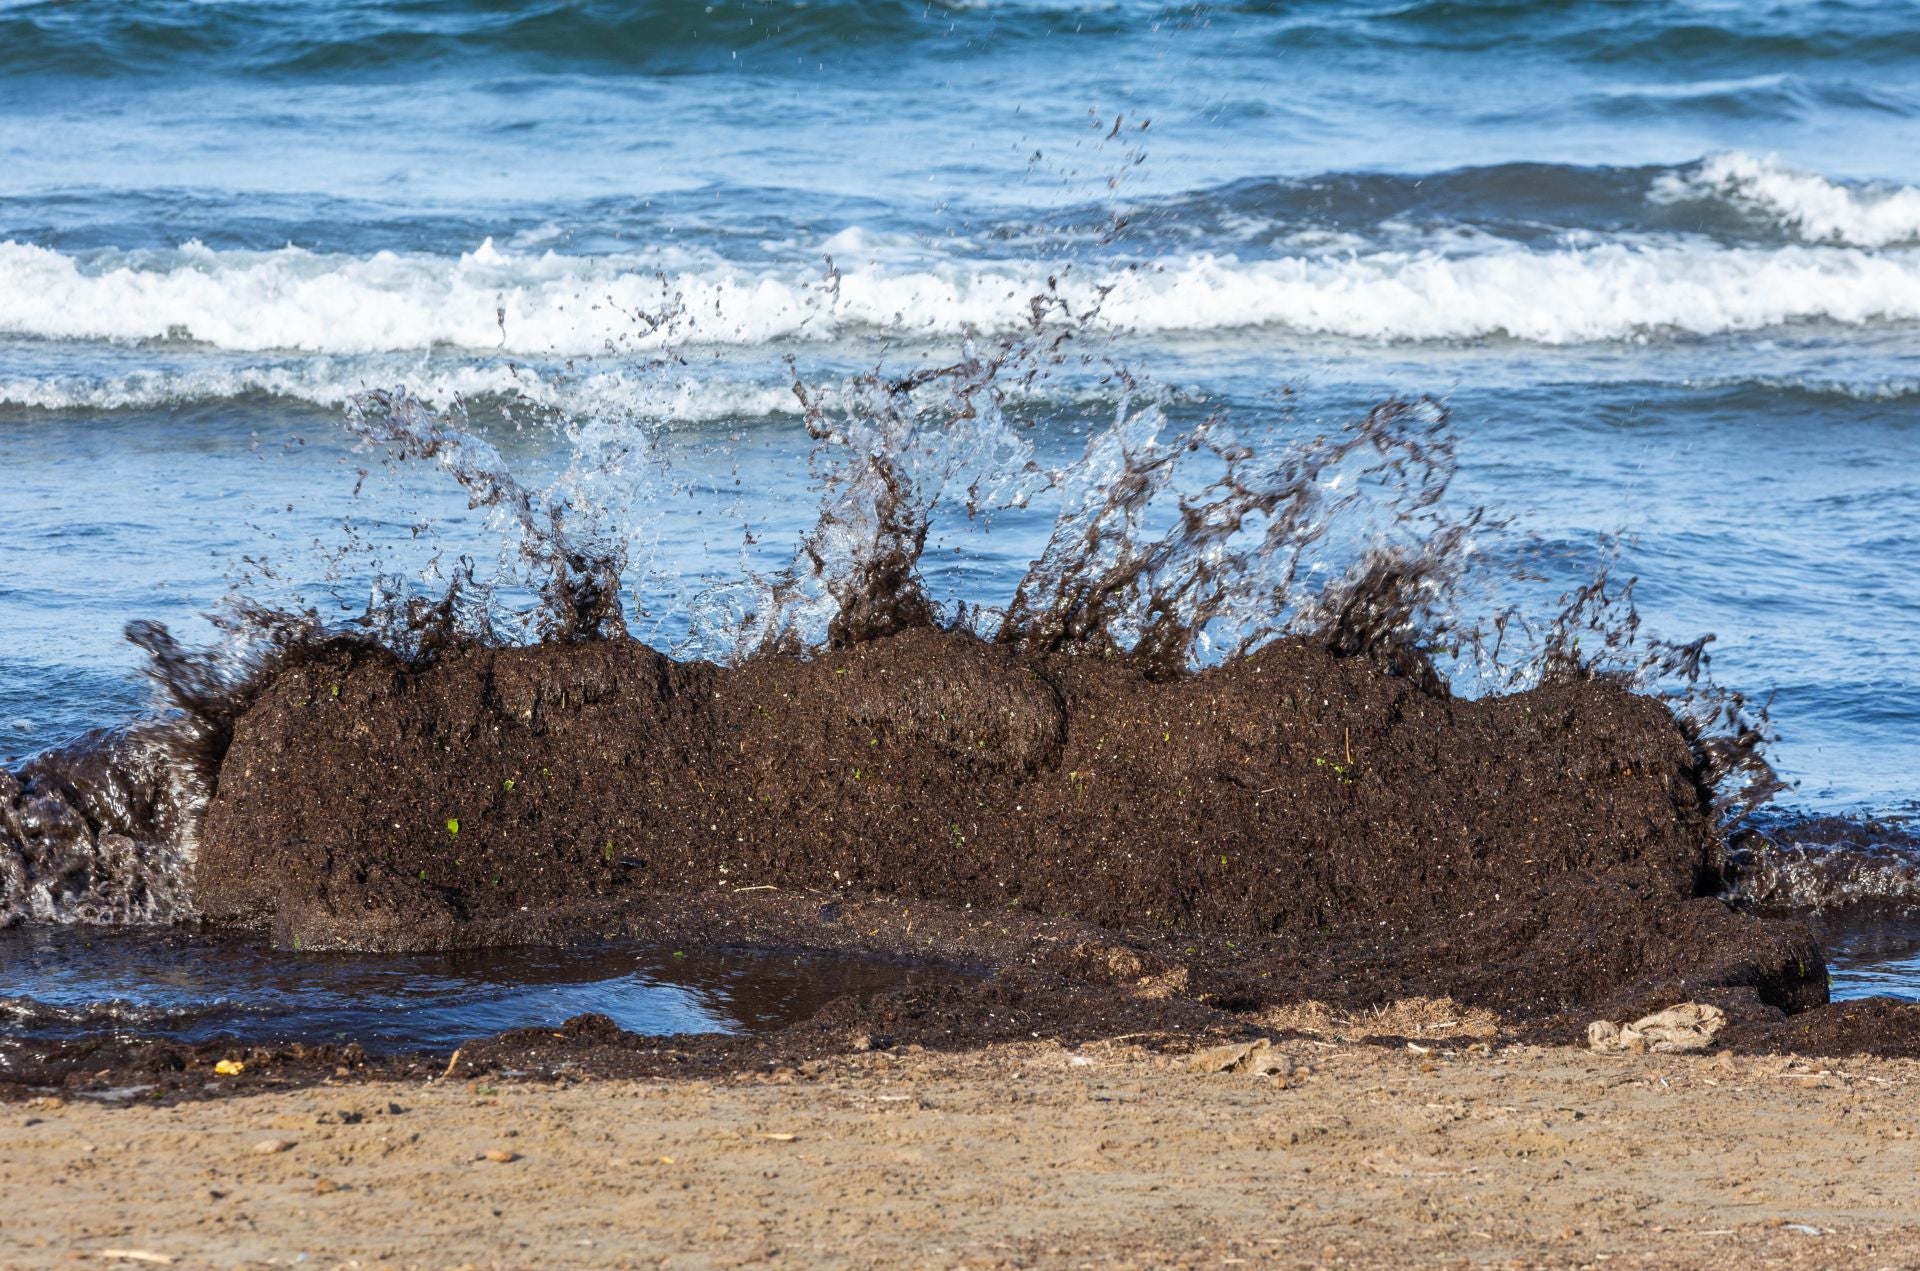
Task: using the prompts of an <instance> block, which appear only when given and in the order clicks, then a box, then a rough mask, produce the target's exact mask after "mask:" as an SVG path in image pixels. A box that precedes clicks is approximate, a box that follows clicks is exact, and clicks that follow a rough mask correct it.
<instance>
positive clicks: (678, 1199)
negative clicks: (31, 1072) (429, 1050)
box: [0, 1040, 1920, 1268]
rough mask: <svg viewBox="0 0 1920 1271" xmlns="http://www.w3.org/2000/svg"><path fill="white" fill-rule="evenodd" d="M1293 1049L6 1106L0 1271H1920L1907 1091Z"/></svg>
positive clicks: (1911, 1092)
mask: <svg viewBox="0 0 1920 1271" xmlns="http://www.w3.org/2000/svg"><path fill="white" fill-rule="evenodd" d="M1276 1050H1277V1053H1278V1054H1279V1055H1280V1056H1282V1057H1283V1058H1284V1059H1285V1060H1287V1061H1290V1062H1291V1064H1292V1065H1293V1066H1294V1067H1295V1071H1294V1072H1293V1073H1292V1074H1291V1075H1290V1076H1279V1077H1261V1076H1252V1075H1248V1074H1244V1073H1214V1074H1206V1073H1202V1072H1198V1071H1195V1070H1194V1069H1193V1067H1191V1066H1190V1065H1189V1063H1188V1062H1187V1061H1186V1060H1184V1059H1182V1058H1178V1057H1175V1058H1169V1057H1167V1056H1165V1055H1162V1054H1154V1053H1148V1052H1145V1051H1142V1050H1139V1049H1137V1048H1136V1047H1135V1045H1134V1044H1133V1043H1131V1042H1127V1041H1121V1042H1109V1043H1096V1044H1092V1045H1088V1046H1085V1047H1081V1048H1080V1049H1078V1050H1067V1049H1063V1048H1061V1047H1059V1046H1057V1045H1053V1044H1042V1043H1034V1044H1031V1045H1027V1046H1016V1047H1005V1046H1003V1047H996V1048H989V1049H987V1050H982V1051H975V1052H971V1053H966V1054H960V1055H941V1054H935V1053H930V1052H922V1053H911V1054H904V1055H893V1054H884V1053H866V1054H861V1053H849V1054H848V1055H847V1056H845V1057H844V1058H841V1059H834V1060H830V1061H826V1062H823V1063H819V1064H810V1065H808V1068H809V1069H810V1070H809V1071H799V1072H795V1071H792V1070H784V1069H783V1070H778V1071H775V1072H771V1073H766V1074H755V1075H750V1076H747V1077H744V1078H741V1079H736V1080H733V1081H729V1082H725V1083H721V1084H709V1083H705V1082H693V1081H679V1082H645V1081H611V1080H607V1081H598V1080H596V1081H581V1082H578V1083H575V1084H559V1085H554V1084H548V1083H521V1082H514V1081H508V1080H487V1081H481V1082H471V1083H470V1082H466V1081H461V1080H454V1081H449V1082H429V1083H414V1084H405V1083H385V1084H373V1085H367V1084H358V1083H348V1082H342V1083H341V1084H338V1085H330V1086H320V1087H317V1088H310V1089H306V1090H300V1091H294V1092H283V1093H275V1094H265V1095H259V1096H253V1097H235V1098H223V1099H213V1100H209V1101H206V1102H199V1103H190V1104H183V1105H179V1106H175V1107H155V1106H138V1104H137V1100H136V1102H135V1104H134V1105H133V1106H113V1105H109V1104H104V1103H101V1102H97V1101H88V1100H71V1101H57V1100H52V1099H42V1100H38V1101H35V1102H31V1103H25V1104H13V1105H10V1106H7V1107H5V1108H3V1109H0V1194H4V1196H5V1198H6V1203H5V1205H4V1208H3V1209H0V1214H4V1217H0V1260H3V1261H4V1262H5V1264H6V1265H8V1266H18V1267H32V1266H73V1265H76V1264H77V1263H82V1262H84V1263H86V1264H89V1265H103V1266H104V1265H110V1264H114V1262H115V1259H114V1255H110V1254H109V1253H108V1251H110V1250H118V1251H121V1255H120V1257H119V1259H118V1260H117V1264H118V1265H123V1266H137V1265H160V1264H159V1263H158V1262H156V1261H152V1260H151V1259H159V1258H167V1259H172V1265H174V1266H180V1267H201V1266H219V1267H227V1266H260V1265H279V1266H287V1265H294V1264H298V1265H302V1266H307V1267H335V1266H347V1267H376V1266H392V1267H435V1268H444V1267H456V1266H472V1267H493V1266H505V1267H575V1266H579V1267H588V1266H655V1265H666V1266H676V1267H678V1266H686V1267H697V1266H736V1265H757V1264H768V1265H780V1264H784V1265H791V1266H801V1265H806V1266H812V1265H822V1266H856V1267H867V1266H887V1267H892V1266H984V1267H998V1266H1043V1267H1079V1266H1089V1265H1090V1266H1101V1267H1104V1266H1168V1265H1178V1266H1188V1265H1191V1266H1208V1267H1214V1266H1233V1265H1274V1264H1280V1265H1346V1266H1362V1265H1389V1266H1424V1265H1444V1264H1460V1263H1470V1264H1475V1265H1509V1264H1513V1265H1545V1266H1580V1265H1591V1266H1599V1265H1602V1264H1607V1265H1615V1266H1617V1265H1622V1264H1636V1265H1638V1264H1643V1263H1645V1264H1656V1265H1663V1266H1674V1265H1684V1266H1708V1265H1713V1266H1724V1265H1776V1264H1777V1265H1788V1266H1806V1267H1827V1266H1861V1267H1882V1266H1886V1267H1893V1266H1916V1265H1920V1228H1916V1226H1915V1225H1914V1224H1915V1222H1916V1221H1917V1220H1920V1139H1917V1138H1916V1134H1917V1133H1920V1111H1916V1104H1915V1092H1916V1087H1920V1063H1916V1062H1912V1061H1891V1060H1873V1059H1862V1060H1859V1061H1855V1062H1844V1063H1835V1062H1832V1061H1804V1060H1787V1059H1781V1058H1759V1059H1752V1058H1734V1057H1732V1056H1714V1057H1705V1058H1696V1057H1683V1056H1659V1055H1651V1056H1648V1055H1643V1056H1621V1057H1601V1056H1597V1055H1593V1054H1589V1053H1587V1052H1583V1051H1577V1050H1539V1049H1534V1048H1499V1047H1495V1048H1493V1049H1491V1050H1485V1051H1484V1053H1483V1048H1479V1047H1474V1048H1462V1049H1458V1050H1454V1051H1449V1050H1447V1049H1446V1048H1445V1047H1444V1046H1436V1047H1435V1048H1434V1049H1432V1050H1430V1051H1428V1052H1427V1053H1419V1052H1416V1051H1414V1050H1411V1049H1386V1048H1381V1047H1369V1046H1356V1045H1347V1044H1344V1043H1328V1042H1317V1041H1311V1040H1294V1041H1288V1042H1284V1043H1281V1044H1280V1045H1279V1046H1278V1047H1277V1048H1276ZM1280 1066H1282V1067H1285V1066H1286V1065H1285V1064H1282V1065H1280ZM489 1153H491V1154H492V1156H491V1158H490V1157H489V1155H488V1154H489ZM134 1254H138V1255H145V1256H146V1260H131V1259H130V1255H134Z"/></svg>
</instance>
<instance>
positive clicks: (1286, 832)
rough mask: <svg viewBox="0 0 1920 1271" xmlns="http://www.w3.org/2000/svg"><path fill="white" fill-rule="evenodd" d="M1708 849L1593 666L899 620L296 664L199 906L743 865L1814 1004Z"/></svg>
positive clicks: (219, 821)
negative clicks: (863, 629) (1371, 656)
mask: <svg viewBox="0 0 1920 1271" xmlns="http://www.w3.org/2000/svg"><path fill="white" fill-rule="evenodd" d="M1720 842H1721V840H1720V837H1719V835H1718V833H1717V831H1716V828H1715V823H1714V820H1713V817H1712V814H1711V811H1710V805H1709V799H1708V796H1707V792H1706V791H1704V790H1703V788H1702V786H1701V783H1700V780H1699V773H1698V760H1697V758H1696V755H1695V752H1694V750H1693V749H1692V748H1691V747H1690V745H1689V743H1688V740H1687V738H1686V737H1685V736H1684V735H1683V733H1682V731H1681V729H1680V728H1679V727H1678V726H1677V725H1676V724H1675V722H1674V720H1673V718H1672V717H1671V715H1670V714H1669V713H1668V712H1667V710H1666V709H1665V707H1663V706H1662V705H1661V704H1660V703H1659V702H1657V701H1655V700H1653V699H1651V698H1647V697H1643V696H1638V695H1635V694H1633V693H1631V692H1629V691H1627V690H1626V689H1624V688H1622V687H1620V686H1619V685H1617V684H1615V683H1612V682H1609V681H1607V680H1604V679H1579V680H1568V681H1564V682H1557V683H1552V684H1549V685H1547V686H1544V687H1541V688H1537V689H1535V690H1532V691H1530V692H1526V693H1520V694H1514V695H1510V696H1505V697H1498V698H1491V699H1484V700H1477V701H1468V700H1458V699H1453V698H1449V697H1447V696H1445V695H1444V694H1442V693H1438V692H1433V691H1428V690H1423V689H1422V688H1421V687H1420V686H1419V685H1418V684H1417V683H1416V682H1415V681H1414V680H1412V679H1410V678H1408V677H1406V676H1402V675H1396V674H1392V673H1390V672H1389V671H1388V670H1387V669H1384V668H1382V667H1381V666H1380V665H1378V664H1376V663H1375V662H1372V661H1369V660H1367V659H1364V658H1359V657H1348V658H1342V657H1337V656H1335V655H1334V654H1333V653H1332V652H1330V651H1329V650H1328V649H1327V648H1326V647H1324V645H1321V644H1317V643H1315V642H1313V641H1310V640H1306V639H1287V640H1282V641H1279V642H1276V643H1274V644H1271V645H1268V646H1266V647H1265V648H1263V649H1261V650H1259V651H1258V652H1256V653H1253V654H1251V655H1248V656H1245V657H1242V658H1238V659H1235V660H1233V661H1231V662H1229V663H1227V664H1225V665H1222V666H1219V667H1215V668H1211V669H1208V670H1204V671H1200V672H1197V673H1194V674H1191V675H1185V676H1179V677H1174V678H1166V677H1164V676H1161V675H1157V674H1150V673H1149V672H1148V670H1147V668H1145V667H1143V666H1142V665H1140V664H1138V663H1136V662H1134V661H1132V660H1130V659H1127V658H1124V657H1112V658H1101V657H1087V656H1066V655H1045V654H1028V653H1021V652H1017V651H1014V650H1012V649H1010V648H1008V647H1006V646H1002V645H996V644H989V643H987V642H984V641H982V640H980V639H978V638H977V637H974V636H971V635H967V634H963V633H957V632H950V631H937V630H933V629H921V630H912V631H907V632H904V633H901V634H898V635H894V636H890V637H885V638H882V639H878V640H874V641H870V642H867V643H864V644H859V645H856V646H853V647H851V648H848V649H844V650H839V651H835V652H832V653H829V654H826V655H824V656H821V657H818V658H815V659H811V660H803V659H800V658H795V657H789V656H784V655H778V654H769V655H763V656H760V657H757V658H754V659H752V660H750V661H748V662H746V663H744V664H743V665H741V666H739V667H735V668H723V667H717V666H713V665H709V664H704V663H683V662H676V661H673V660H671V659H669V658H667V657H665V656H663V655H661V654H659V653H657V652H655V651H653V650H652V649H649V648H647V647H646V646H644V645H641V644H637V643H634V642H631V641H627V640H609V641H594V642H581V643H572V644H555V645H546V646H539V647H534V648H510V649H502V648H473V649H469V650H465V651H462V652H459V653H457V654H453V655H449V656H446V657H444V658H442V659H440V660H438V661H437V662H435V663H433V664H432V665H430V666H427V667H425V668H421V669H416V668H411V667H409V666H407V665H406V664H404V663H402V662H400V661H399V660H397V659H395V658H394V657H392V656H391V655H388V654H384V653H380V652H377V651H366V652H360V653H351V652H342V653H341V654H340V655H339V656H338V657H337V658H336V659H335V660H334V661H331V662H327V661H312V662H307V663H305V664H302V665H297V666H294V667H291V668H290V669H288V670H287V671H285V672H284V673H282V674H281V675H280V676H279V678H278V679H277V680H275V681H274V682H273V683H272V684H271V685H270V686H269V687H268V688H267V689H266V691H265V692H264V693H263V694H262V695H261V697H260V699H259V700H258V702H257V703H256V704H255V705H254V706H253V707H252V709H250V710H249V711H248V712H247V713H246V714H245V715H243V716H242V717H241V719H240V720H239V722H238V724H237V726H236V728H235V731H234V739H233V743H232V746H231V748H230V749H229V751H228V752H227V757H226V761H225V763H224V764H223V766H222V767H221V770H220V774H219V781H218V786H217V790H216V793H215V795H214V797H213V800H212V803H211V805H210V807H209V809H208V812H207V815H206V818H205V823H204V826H203V830H202V842H201V847H200V852H199V857H198V861H197V864H196V867H195V879H194V893H195V897H196V900H197V903H198V905H199V907H200V909H201V911H202V912H203V913H204V914H205V915H206V916H207V917H209V918H211V919H213V920H215V921H219V922H233V923H246V924H271V925H272V927H273V929H274V930H275V931H276V932H277V933H278V935H279V938H280V939H282V940H283V941H285V942H286V943H288V944H290V945H293V944H297V945H299V946H300V947H303V948H322V947H357V948H368V947H372V948H420V947H446V946H451V945H459V944H466V943H485V942H488V941H493V940H498V939H502V938H546V937H547V936H550V935H551V934H552V933H551V932H544V933H543V932H542V931H540V930H539V928H540V927H541V926H542V923H541V919H540V915H542V914H558V913H562V912H573V911H576V910H577V909H578V908H579V907H580V906H581V905H582V904H583V903H589V902H590V903H597V904H604V905H618V904H619V903H620V902H622V900H623V899H632V898H638V897H647V896H654V897H657V896H660V895H663V894H665V895H672V896H685V897H688V898H689V899H692V898H700V899H701V900H710V899H712V898H716V897H724V896H728V895H734V894H738V893H740V892H741V890H742V889H749V888H750V889H756V890H758V889H772V890H775V891H778V892H781V893H794V892H798V893H803V894H808V895H819V896H821V897H823V898H824V897H868V898H871V897H886V898H894V899H897V900H910V901H916V902H935V903H937V904H938V905H942V906H951V907H962V908H965V909H970V910H971V911H973V912H974V913H976V914H980V915H993V914H1003V915H1007V916H1009V917H1024V918H1031V917H1045V918H1052V919H1066V920H1071V921H1073V922H1076V923H1082V924H1087V925H1090V926H1093V927H1098V928H1103V929H1105V930H1107V931H1109V932H1113V933H1120V934H1121V935H1122V936H1123V937H1137V938H1138V939H1140V940H1143V941H1145V942H1146V943H1148V944H1153V943H1154V942H1156V941H1157V942H1163V943H1164V942H1165V941H1166V940H1167V939H1169V938H1180V939H1184V938H1186V937H1190V936H1200V937H1213V938H1214V942H1213V946H1210V947H1215V946H1217V947H1219V948H1222V949H1224V948H1226V947H1227V942H1228V939H1229V938H1232V939H1231V945H1232V947H1233V948H1234V949H1235V950H1237V951H1238V952H1236V953H1235V954H1234V955H1233V956H1231V957H1225V956H1223V957H1220V958H1217V959H1215V962H1216V965H1217V968H1218V969H1219V970H1220V973H1221V974H1222V975H1224V976H1225V977H1226V980H1231V981H1232V982H1233V986H1232V987H1230V988H1222V989H1220V990H1219V991H1220V992H1222V993H1226V994H1228V995H1229V996H1232V995H1238V996H1239V997H1240V998H1245V999H1248V1000H1249V1001H1252V1000H1256V999H1257V1000H1260V1001H1271V1000H1282V999H1285V998H1288V997H1295V996H1299V995H1301V994H1302V993H1304V992H1306V991H1308V990H1309V989H1310V990H1312V991H1314V992H1318V993H1322V994H1324V993H1327V992H1329V991H1332V992H1335V993H1337V994H1338V995H1340V996H1351V993H1350V992H1348V993H1339V989H1340V985H1341V984H1342V983H1343V982H1345V981H1348V980H1351V979H1353V978H1354V977H1362V978H1364V980H1365V981H1366V983H1367V985H1368V992H1376V991H1378V990H1379V989H1380V988H1381V987H1382V986H1388V985H1394V986H1398V987H1401V988H1404V989H1420V990H1425V991H1444V992H1452V993H1454V994H1456V995H1457V996H1463V997H1465V998H1468V999H1473V1000H1479V1001H1486V1002H1489V1003H1494V1004H1498V1005H1501V1006H1503V1007H1505V1008H1508V1009H1512V1010H1520V1011H1527V1012H1534V1013H1537V1012H1540V1011H1543V1010H1546V1011H1551V1010H1556V1009H1560V1008H1563V1007H1567V1006H1571V1005H1573V1004H1575V1003H1591V1002H1595V1001H1599V1000H1603V999H1606V998H1609V997H1613V996H1616V995H1618V994H1620V993H1621V992H1623V991H1626V990H1629V989H1634V988H1637V987H1644V986H1646V985H1649V984H1652V983H1655V982H1670V983H1675V984H1678V983H1681V982H1685V983H1686V984H1690V985H1707V986H1710V985H1747V986H1752V987H1754V988H1756V989H1758V990H1759V991H1760V994H1761V996H1762V997H1763V998H1765V999H1767V1000H1770V1001H1772V1002H1774V1003H1776V1004H1778V1005H1781V1006H1799V1005H1809V1004H1812V1003H1814V1002H1817V1001H1821V1000H1824V995H1825V983H1824V968H1823V966H1822V964H1821V962H1820V959H1819V955H1818V952H1817V949H1816V948H1815V947H1814V946H1813V944H1812V942H1811V940H1810V938H1809V937H1808V936H1807V935H1806V932H1805V930H1804V928H1802V927H1800V926H1799V925H1798V924H1783V923H1768V922H1764V921H1762V920H1759V919H1754V918H1748V917H1743V916H1737V915H1735V914H1733V913H1732V912H1730V911H1728V910H1727V909H1726V908H1725V907H1724V906H1723V905H1721V904H1720V903H1719V902H1717V901H1714V900H1711V899H1705V898H1704V897H1706V896H1708V895H1710V894H1711V892H1712V891H1713V890H1714V889H1715V888H1716V887H1717V886H1718V874H1717V868H1718V866H1717V861H1718V854H1719V849H1720ZM1225 982H1226V981H1225V980H1223V984H1224V983H1225Z"/></svg>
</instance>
